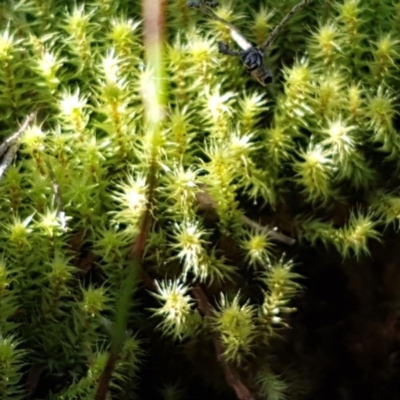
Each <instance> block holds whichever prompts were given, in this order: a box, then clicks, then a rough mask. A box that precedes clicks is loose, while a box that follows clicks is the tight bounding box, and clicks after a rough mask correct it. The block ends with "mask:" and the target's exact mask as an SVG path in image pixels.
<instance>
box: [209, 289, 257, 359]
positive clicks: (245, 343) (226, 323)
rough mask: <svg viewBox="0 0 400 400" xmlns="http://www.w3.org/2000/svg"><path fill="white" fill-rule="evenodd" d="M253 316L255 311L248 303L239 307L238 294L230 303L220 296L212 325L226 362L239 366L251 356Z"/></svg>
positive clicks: (253, 334)
mask: <svg viewBox="0 0 400 400" xmlns="http://www.w3.org/2000/svg"><path fill="white" fill-rule="evenodd" d="M254 316H255V309H254V307H253V306H251V305H250V304H249V303H248V302H246V303H245V304H243V305H240V293H238V294H237V295H236V296H235V297H234V299H233V300H232V301H229V300H228V299H227V297H226V296H225V295H224V294H221V296H220V299H219V302H218V305H217V309H215V310H214V317H213V321H212V324H213V326H214V328H215V329H216V330H217V332H219V333H220V335H221V342H222V344H223V347H224V353H223V356H224V358H225V359H226V360H227V361H229V362H233V363H235V364H238V365H240V364H241V363H242V362H243V361H244V360H245V359H246V357H247V356H249V355H250V354H251V351H252V346H253V339H254V338H255V335H256V333H257V331H256V326H255V324H254V321H253V319H254Z"/></svg>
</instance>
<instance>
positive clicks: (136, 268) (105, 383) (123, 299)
mask: <svg viewBox="0 0 400 400" xmlns="http://www.w3.org/2000/svg"><path fill="white" fill-rule="evenodd" d="M155 169H156V167H155V165H154V164H153V165H152V166H151V167H150V171H149V175H148V176H149V191H148V200H147V204H146V210H145V211H144V214H143V217H142V221H141V224H140V230H139V235H138V237H137V239H136V241H135V243H134V245H133V247H132V251H131V254H130V258H131V259H132V265H131V266H130V267H129V271H128V276H127V279H126V281H125V286H124V287H123V289H122V290H121V295H120V298H119V301H120V303H119V304H120V306H119V307H118V306H117V312H116V314H117V321H116V323H115V328H114V329H115V332H114V335H113V340H112V346H111V351H110V355H109V357H108V360H107V364H106V366H105V368H104V371H103V372H102V374H101V376H100V378H99V384H98V387H97V392H96V396H95V400H105V399H106V396H107V390H108V387H109V384H110V381H111V377H112V373H113V372H114V370H115V367H116V365H117V362H118V358H119V354H120V351H121V349H122V346H123V342H124V335H125V328H126V323H127V320H128V312H129V306H127V303H128V302H129V301H130V297H131V293H132V291H131V289H130V286H129V285H133V284H134V282H133V281H134V278H135V277H136V274H135V273H136V272H140V274H141V276H142V278H143V277H144V276H146V274H145V272H144V271H143V268H142V259H143V254H144V248H145V245H146V242H147V238H148V235H149V228H150V223H151V210H152V207H153V200H154V192H155V185H156V170H155Z"/></svg>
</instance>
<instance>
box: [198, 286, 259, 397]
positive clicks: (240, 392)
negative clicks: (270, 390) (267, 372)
mask: <svg viewBox="0 0 400 400" xmlns="http://www.w3.org/2000/svg"><path fill="white" fill-rule="evenodd" d="M192 294H193V297H194V298H195V299H196V300H197V306H198V308H199V311H200V312H201V313H202V314H203V315H204V316H205V317H211V316H212V313H211V309H210V305H209V303H208V300H207V296H206V294H205V293H204V291H203V289H202V288H201V286H200V285H199V284H196V285H195V286H194V288H193V289H192ZM213 343H214V348H215V352H216V354H217V359H218V361H219V362H220V364H221V366H222V369H223V371H224V375H225V379H226V382H227V383H228V385H229V386H231V387H232V389H233V390H234V391H235V393H236V396H237V398H238V399H239V400H254V398H253V396H252V395H251V393H250V390H249V389H248V388H247V386H246V385H245V384H244V383H243V382H242V380H241V378H240V375H239V373H238V372H237V370H236V368H235V367H234V366H233V365H231V364H229V363H228V362H227V361H226V360H225V359H224V356H223V353H224V349H223V347H222V344H221V341H220V338H219V337H218V335H217V334H214V335H213Z"/></svg>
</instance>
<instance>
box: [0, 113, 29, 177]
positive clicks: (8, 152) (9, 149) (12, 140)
mask: <svg viewBox="0 0 400 400" xmlns="http://www.w3.org/2000/svg"><path fill="white" fill-rule="evenodd" d="M35 116H36V111H35V112H33V113H31V114H29V115H28V116H27V117H26V118H25V121H24V122H23V124H22V125H21V127H20V128H19V129H18V130H17V131H16V132H14V133H13V134H12V135H10V136H9V137H8V138H7V139H6V140H5V141H4V142H3V143H2V144H1V145H0V157H1V156H2V155H3V154H4V153H5V155H4V158H3V161H2V162H1V164H0V179H1V178H2V177H3V175H4V173H5V172H6V170H7V168H8V167H9V166H10V165H11V163H12V160H13V159H14V157H15V154H16V153H17V151H18V147H19V143H18V140H19V138H20V137H21V136H22V134H23V133H24V132H25V131H26V129H27V128H28V125H29V124H30V123H31V121H32V120H33V119H34V118H35Z"/></svg>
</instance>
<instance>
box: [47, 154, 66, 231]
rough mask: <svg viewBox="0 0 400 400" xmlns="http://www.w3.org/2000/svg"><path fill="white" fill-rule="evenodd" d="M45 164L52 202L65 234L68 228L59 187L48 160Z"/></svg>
mask: <svg viewBox="0 0 400 400" xmlns="http://www.w3.org/2000/svg"><path fill="white" fill-rule="evenodd" d="M45 162H46V166H47V169H48V170H49V175H50V179H51V184H52V186H53V192H54V200H55V202H56V204H57V209H58V215H59V218H60V221H61V228H62V230H63V231H64V232H66V231H67V229H68V227H67V221H66V218H65V211H64V204H63V200H62V196H61V190H60V185H59V183H58V182H57V178H56V175H55V173H54V171H53V168H52V167H51V164H50V162H49V161H48V160H46V161H45Z"/></svg>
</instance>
